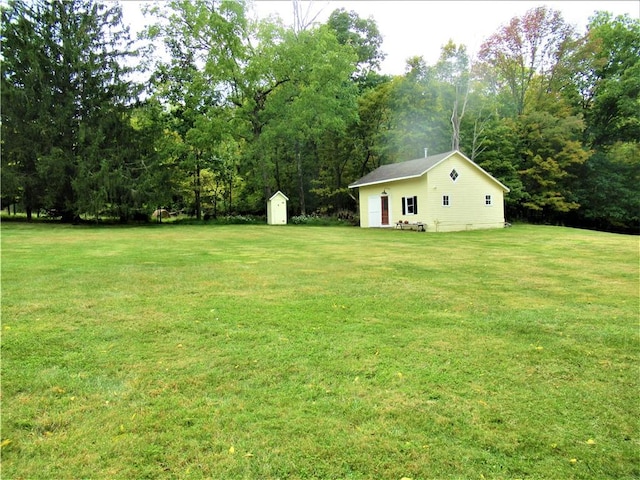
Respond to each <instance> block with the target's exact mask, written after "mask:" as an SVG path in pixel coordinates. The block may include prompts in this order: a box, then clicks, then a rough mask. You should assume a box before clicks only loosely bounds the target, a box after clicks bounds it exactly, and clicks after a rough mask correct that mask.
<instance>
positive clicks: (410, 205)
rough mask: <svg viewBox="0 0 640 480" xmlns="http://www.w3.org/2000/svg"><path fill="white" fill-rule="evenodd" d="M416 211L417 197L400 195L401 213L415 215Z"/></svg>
mask: <svg viewBox="0 0 640 480" xmlns="http://www.w3.org/2000/svg"><path fill="white" fill-rule="evenodd" d="M417 213H418V197H416V196H413V197H402V214H403V215H417Z"/></svg>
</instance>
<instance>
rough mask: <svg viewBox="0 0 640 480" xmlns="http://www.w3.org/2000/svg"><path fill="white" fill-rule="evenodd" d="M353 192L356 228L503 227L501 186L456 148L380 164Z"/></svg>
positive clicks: (439, 229) (440, 229) (434, 229)
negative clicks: (356, 200)
mask: <svg viewBox="0 0 640 480" xmlns="http://www.w3.org/2000/svg"><path fill="white" fill-rule="evenodd" d="M349 188H357V189H358V198H359V207H360V226H361V227H365V228H366V227H390V228H393V227H395V228H401V229H405V228H406V229H415V230H418V231H420V230H426V231H428V232H429V231H430V232H452V231H458V230H475V229H481V228H502V227H504V226H505V218H504V194H505V193H508V192H509V188H507V187H506V186H505V185H504V184H502V183H501V182H500V181H498V180H497V179H496V178H494V177H493V176H491V174H489V173H488V172H487V171H485V170H484V169H482V168H481V167H480V166H478V165H477V164H475V163H474V162H473V161H471V160H470V159H469V158H468V157H466V156H465V155H464V154H463V153H461V152H460V151H458V150H454V151H451V152H446V153H441V154H438V155H432V156H429V157H424V158H418V159H416V160H409V161H407V162H400V163H394V164H391V165H383V166H381V167H379V168H377V169H376V170H373V171H372V172H370V173H368V174H367V175H365V176H364V177H362V178H361V179H359V180H357V181H355V182H353V183H352V184H351V185H349Z"/></svg>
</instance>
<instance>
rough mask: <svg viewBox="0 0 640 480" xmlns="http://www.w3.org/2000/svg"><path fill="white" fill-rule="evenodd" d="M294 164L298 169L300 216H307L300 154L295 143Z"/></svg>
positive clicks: (298, 146)
mask: <svg viewBox="0 0 640 480" xmlns="http://www.w3.org/2000/svg"><path fill="white" fill-rule="evenodd" d="M296 164H297V167H298V195H299V196H300V214H302V215H306V214H307V207H306V205H305V203H304V177H303V175H302V155H301V154H300V144H299V143H296Z"/></svg>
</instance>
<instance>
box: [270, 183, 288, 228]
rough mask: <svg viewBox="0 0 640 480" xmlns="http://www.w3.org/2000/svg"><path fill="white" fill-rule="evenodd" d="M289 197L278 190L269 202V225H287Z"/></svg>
mask: <svg viewBox="0 0 640 480" xmlns="http://www.w3.org/2000/svg"><path fill="white" fill-rule="evenodd" d="M288 201H289V199H288V198H287V196H286V195H285V194H284V193H282V192H281V191H280V190H278V191H277V192H276V193H274V194H273V195H272V196H271V198H270V199H269V200H267V223H268V224H269V225H286V224H287V202H288Z"/></svg>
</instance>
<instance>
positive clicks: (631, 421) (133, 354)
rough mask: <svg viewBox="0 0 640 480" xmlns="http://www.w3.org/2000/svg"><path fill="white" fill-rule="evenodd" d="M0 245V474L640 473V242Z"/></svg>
mask: <svg viewBox="0 0 640 480" xmlns="http://www.w3.org/2000/svg"><path fill="white" fill-rule="evenodd" d="M1 234H2V372H1V373H2V417H1V422H2V425H1V426H2V430H1V434H2V441H1V445H2V450H1V452H2V478H3V479H39V478H43V479H44V478H47V479H49V478H56V479H71V478H92V479H106V478H109V479H121V478H122V479H125V478H126V479H129V478H131V479H133V478H135V479H140V478H159V479H163V478H167V479H169V478H171V479H181V478H184V479H192V478H193V479H199V478H213V479H218V478H250V479H253V478H255V479H275V478H283V479H284V478H291V479H307V478H322V479H338V478H345V479H347V478H348V479H398V480H399V479H400V478H402V477H407V478H412V479H441V478H442V479H444V478H465V479H474V478H477V479H480V478H487V479H488V478H495V479H498V478H504V479H512V478H529V479H535V478H545V479H547V478H558V479H560V478H561V479H572V478H573V479H581V478H584V479H594V478H598V479H603V478H611V479H631V478H638V477H640V458H639V452H640V450H639V449H640V442H639V438H640V437H639V421H638V418H639V417H638V414H639V413H640V412H639V410H640V409H639V401H638V394H639V392H640V390H639V380H640V375H639V373H640V371H639V362H638V360H639V353H640V348H639V345H640V342H639V340H640V339H639V318H638V314H639V312H638V306H639V305H638V294H639V291H638V288H639V275H638V268H639V259H638V237H632V236H623V235H614V234H608V233H599V232H591V231H582V230H575V229H565V228H559V227H536V226H515V227H513V228H510V229H504V230H492V231H477V232H461V233H448V234H422V233H416V232H401V231H392V230H368V229H358V228H345V227H342V228H340V227H293V226H290V227H268V226H169V225H166V226H154V227H137V228H97V227H94V228H89V227H72V226H57V225H38V224H34V225H27V224H11V223H5V224H4V225H2V230H1Z"/></svg>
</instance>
